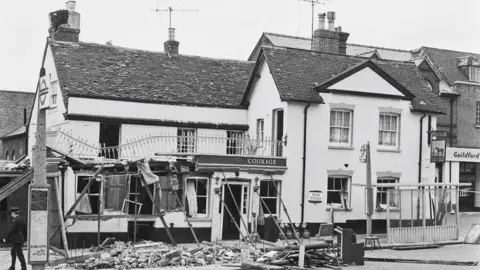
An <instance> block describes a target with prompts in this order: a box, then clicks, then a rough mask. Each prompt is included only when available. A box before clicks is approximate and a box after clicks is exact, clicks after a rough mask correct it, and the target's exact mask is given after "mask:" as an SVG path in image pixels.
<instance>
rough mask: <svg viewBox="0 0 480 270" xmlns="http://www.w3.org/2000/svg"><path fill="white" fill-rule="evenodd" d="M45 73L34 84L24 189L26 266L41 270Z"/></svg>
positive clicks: (46, 196)
mask: <svg viewBox="0 0 480 270" xmlns="http://www.w3.org/2000/svg"><path fill="white" fill-rule="evenodd" d="M45 74H46V72H45V69H44V68H43V67H42V68H41V70H40V80H39V83H38V88H37V93H38V101H37V102H38V103H37V107H38V110H37V133H36V135H35V145H34V146H33V148H32V163H33V170H34V177H33V182H32V184H31V185H30V186H29V190H28V263H29V264H31V265H32V269H33V270H44V269H45V264H46V263H48V254H49V245H50V244H49V242H50V241H49V231H50V228H49V224H48V220H49V210H50V205H49V203H50V185H48V183H47V145H46V131H47V127H46V124H47V123H46V110H47V109H48V108H49V107H50V95H49V88H48V84H47V81H46V76H45Z"/></svg>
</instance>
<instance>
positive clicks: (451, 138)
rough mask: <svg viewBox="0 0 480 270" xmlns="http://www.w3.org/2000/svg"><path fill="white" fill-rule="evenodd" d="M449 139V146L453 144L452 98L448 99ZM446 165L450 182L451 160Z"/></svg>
mask: <svg viewBox="0 0 480 270" xmlns="http://www.w3.org/2000/svg"><path fill="white" fill-rule="evenodd" d="M449 137H450V138H449V140H450V147H452V145H453V98H451V99H450V136H449ZM448 167H449V170H448V173H449V177H448V181H449V182H450V183H452V162H451V161H449V162H448Z"/></svg>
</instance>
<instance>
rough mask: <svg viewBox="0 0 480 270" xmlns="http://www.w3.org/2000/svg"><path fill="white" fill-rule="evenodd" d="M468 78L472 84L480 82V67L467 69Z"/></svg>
mask: <svg viewBox="0 0 480 270" xmlns="http://www.w3.org/2000/svg"><path fill="white" fill-rule="evenodd" d="M468 78H469V80H470V81H472V82H480V67H474V66H470V67H469V68H468Z"/></svg>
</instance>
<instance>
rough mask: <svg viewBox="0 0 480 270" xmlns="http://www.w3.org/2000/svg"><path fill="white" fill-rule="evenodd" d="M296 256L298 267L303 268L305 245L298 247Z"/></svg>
mask: <svg viewBox="0 0 480 270" xmlns="http://www.w3.org/2000/svg"><path fill="white" fill-rule="evenodd" d="M299 251H300V252H299V254H298V266H299V267H304V266H305V245H300V250H299Z"/></svg>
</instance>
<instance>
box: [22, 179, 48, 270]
mask: <svg viewBox="0 0 480 270" xmlns="http://www.w3.org/2000/svg"><path fill="white" fill-rule="evenodd" d="M49 201H50V188H49V187H32V186H30V188H29V190H28V202H29V204H28V246H27V247H28V262H29V263H30V264H45V263H47V262H48V249H49V239H48V238H49V236H50V233H49V231H50V230H49V226H48V218H49V205H48V204H49Z"/></svg>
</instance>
